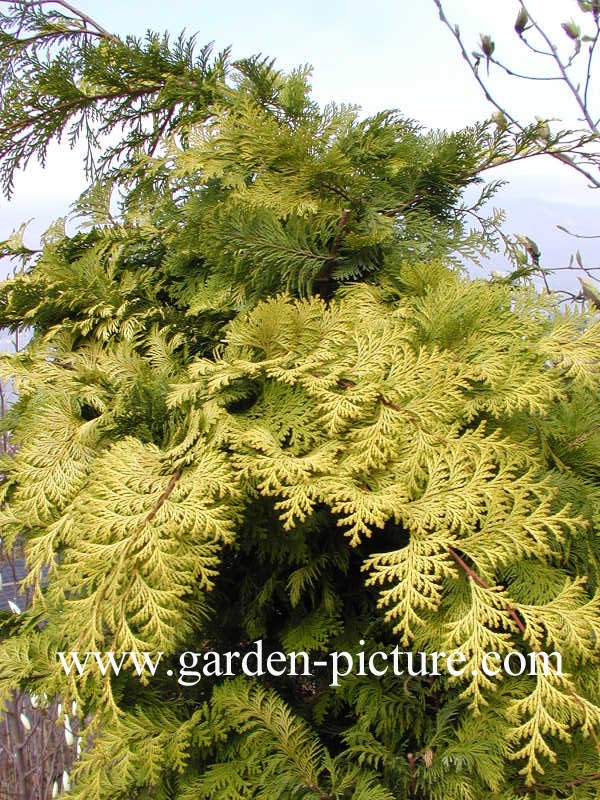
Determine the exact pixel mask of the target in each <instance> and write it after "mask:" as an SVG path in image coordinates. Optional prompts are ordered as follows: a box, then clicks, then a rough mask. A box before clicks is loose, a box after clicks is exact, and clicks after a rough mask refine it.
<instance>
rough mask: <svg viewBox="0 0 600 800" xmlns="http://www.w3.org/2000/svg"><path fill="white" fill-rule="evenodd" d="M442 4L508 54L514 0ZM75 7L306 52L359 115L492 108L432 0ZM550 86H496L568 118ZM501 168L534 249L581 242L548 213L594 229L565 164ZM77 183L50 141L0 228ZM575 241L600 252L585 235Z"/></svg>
mask: <svg viewBox="0 0 600 800" xmlns="http://www.w3.org/2000/svg"><path fill="white" fill-rule="evenodd" d="M530 5H531V7H532V9H537V10H540V13H541V16H542V18H544V19H548V18H549V17H550V16H553V17H554V19H555V21H556V23H557V24H558V23H559V22H560V21H561V20H565V19H568V18H569V17H570V16H571V15H572V14H574V13H576V10H577V4H576V0H530ZM445 6H446V9H447V13H448V16H449V17H450V18H451V19H452V20H453V21H454V22H457V23H460V26H461V30H462V31H463V33H464V35H465V39H466V40H467V41H468V42H469V43H470V44H472V45H473V46H475V45H476V43H477V39H478V34H479V33H480V32H490V33H492V34H493V35H494V38H495V40H496V52H497V54H498V55H500V56H504V55H507V56H510V57H511V58H514V59H516V56H517V54H518V50H517V45H518V41H517V38H516V36H515V34H514V32H513V22H514V18H515V16H516V2H514V0H502V2H498V0H446V3H445ZM81 8H82V9H84V10H85V11H86V12H87V13H88V14H90V15H91V16H92V17H94V18H95V19H97V21H98V22H100V23H101V24H102V25H104V26H105V27H107V28H109V29H111V30H113V31H115V32H116V33H119V34H126V33H133V34H136V35H143V34H144V32H145V31H146V29H148V28H151V29H153V30H159V31H162V30H169V31H171V32H172V33H174V34H177V33H178V32H179V31H180V30H181V29H183V28H185V29H186V30H187V31H188V32H189V33H192V32H195V31H198V33H199V36H198V40H199V42H202V43H203V42H206V41H212V40H214V41H215V47H216V48H217V49H221V48H223V47H225V46H227V45H232V46H233V53H234V56H238V57H239V56H244V55H249V54H252V53H256V52H262V53H263V54H265V55H269V56H273V57H275V58H276V59H277V63H278V64H279V65H280V66H281V67H283V68H291V67H293V66H296V65H298V64H303V63H310V64H312V65H313V68H314V72H313V81H312V83H313V91H314V96H315V98H316V99H317V100H318V101H319V102H320V103H325V102H327V101H330V100H333V101H335V102H346V103H354V104H358V105H360V106H361V107H362V109H363V111H364V113H365V114H367V113H372V112H375V111H378V110H381V109H383V108H399V109H400V110H401V111H402V112H403V113H404V114H405V115H406V116H409V117H412V118H414V119H416V120H418V121H419V122H421V123H423V124H424V125H426V126H428V127H432V128H437V127H442V128H457V127H461V126H463V125H466V124H469V123H472V122H474V121H476V120H479V119H482V118H485V117H486V116H489V115H490V114H491V113H492V112H493V109H492V108H491V106H489V104H488V103H487V102H486V101H485V99H484V98H483V96H482V94H481V92H480V90H479V89H478V87H477V86H476V84H475V82H474V80H473V77H472V76H471V74H470V73H469V71H468V69H467V67H466V65H465V64H464V62H463V61H462V59H461V57H460V54H459V52H458V49H457V46H456V42H455V41H454V40H453V39H452V37H451V36H450V34H449V32H448V31H447V30H446V29H445V28H444V27H443V26H442V24H441V22H440V20H439V18H438V15H437V11H436V8H435V6H434V3H433V0H395V1H393V0H392V1H389V0H388V1H384V0H371V1H370V2H368V3H365V2H364V0H326V2H323V0H321V1H320V2H317V0H305V2H304V3H303V4H300V3H293V4H292V3H290V4H286V3H282V2H274V0H253V2H242V0H230V1H229V2H227V3H221V4H219V3H214V2H211V3H207V2H205V3H202V2H190V1H189V0H170V2H167V3H165V2H164V0H128V2H125V3H123V2H122V0H121V1H120V2H119V1H118V0H81ZM560 35H561V34H560V31H559V33H558V34H557V36H558V37H559V38H560ZM563 38H565V43H567V42H566V37H564V35H563ZM598 74H599V76H600V66H599V67H598ZM558 88H559V89H560V91H557V85H556V84H545V85H544V84H534V85H533V86H529V87H526V86H525V85H524V84H523V83H522V82H519V81H514V80H513V81H512V82H511V81H510V80H508V79H507V80H506V81H505V82H504V83H503V84H502V85H501V90H502V93H503V98H504V99H506V98H508V100H509V101H510V104H511V108H516V109H518V111H519V112H520V113H522V115H523V117H524V118H525V119H533V117H534V115H536V114H539V115H543V116H549V117H553V118H563V119H567V120H569V119H572V113H571V111H570V107H569V104H568V103H567V102H566V101H567V98H566V96H565V95H564V94H563V92H562V87H560V86H559V87H558ZM502 177H506V178H507V179H508V180H509V181H510V187H508V188H507V189H504V190H503V191H502V192H501V193H500V194H499V195H498V196H497V198H496V201H495V205H498V206H500V207H504V208H506V210H507V213H508V227H509V228H510V229H511V230H512V231H514V232H520V233H529V235H532V236H533V237H534V238H535V236H536V235H537V237H538V239H539V240H540V241H539V243H540V246H541V247H542V250H543V251H545V252H548V251H551V253H552V258H553V259H554V260H556V261H557V263H558V262H561V263H562V261H563V260H564V259H565V258H567V257H568V253H569V252H571V250H573V249H574V248H575V247H576V245H577V243H576V242H574V241H573V240H570V239H569V238H568V237H566V236H565V235H564V234H561V233H559V232H557V230H556V227H555V226H556V224H558V223H561V224H563V225H567V226H569V225H571V226H572V227H574V228H575V229H577V230H579V231H580V232H581V233H588V234H591V233H595V232H596V230H595V229H594V225H595V220H596V217H597V208H598V200H599V199H600V193H598V191H596V192H594V191H592V190H590V189H588V188H586V186H585V182H584V181H583V180H582V179H579V178H578V177H577V176H575V175H574V174H571V173H570V172H569V171H568V170H567V169H563V168H562V167H561V166H560V165H557V164H556V163H552V162H551V161H550V160H549V159H538V160H534V161H531V162H528V163H524V162H522V163H520V164H518V165H514V166H512V167H511V168H510V169H507V170H506V171H505V172H503V173H502ZM84 183H85V182H84V177H83V174H82V169H81V158H80V154H79V153H77V152H72V151H69V149H68V147H67V146H66V145H63V146H58V145H56V146H53V147H52V149H51V153H50V157H49V159H48V166H47V168H46V169H45V170H42V169H41V168H40V167H38V165H36V164H32V165H30V167H29V168H28V170H27V172H25V173H23V174H20V175H19V176H18V177H17V180H16V192H15V195H14V197H13V199H12V200H11V202H10V203H8V202H7V201H6V200H5V199H4V198H2V199H0V239H2V238H5V237H6V235H8V233H9V232H10V230H12V229H13V228H15V227H16V226H17V225H18V224H19V223H20V222H21V221H23V220H25V219H29V218H32V217H33V218H34V222H33V223H32V225H31V229H30V230H31V237H32V239H33V238H35V237H36V236H37V235H38V234H39V233H41V232H42V231H43V230H44V229H45V228H46V227H47V225H48V224H49V223H50V221H51V220H52V219H54V218H56V217H58V216H61V215H62V214H64V213H65V212H66V211H67V209H68V206H69V204H70V202H72V200H74V199H75V197H76V196H77V194H78V193H79V192H80V191H81V190H82V189H83V187H84ZM590 226H591V227H590ZM532 228H533V229H535V230H532ZM581 249H582V250H584V251H585V252H586V253H587V254H589V258H590V259H592V258H595V259H596V262H598V263H600V254H599V253H598V249H599V248H598V247H597V246H594V243H593V242H592V243H588V245H587V249H586V248H584V247H582V248H581Z"/></svg>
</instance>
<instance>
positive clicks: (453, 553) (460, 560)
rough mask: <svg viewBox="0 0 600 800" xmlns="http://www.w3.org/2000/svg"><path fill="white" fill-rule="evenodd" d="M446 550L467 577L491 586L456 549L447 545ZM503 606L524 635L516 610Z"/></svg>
mask: <svg viewBox="0 0 600 800" xmlns="http://www.w3.org/2000/svg"><path fill="white" fill-rule="evenodd" d="M448 552H449V553H450V555H451V556H452V558H453V559H454V560H455V561H456V563H457V564H458V565H459V567H461V569H463V570H464V572H465V573H466V574H467V575H468V576H469V578H471V579H472V580H474V581H475V583H478V584H479V586H482V587H483V588H484V589H491V588H492V587H491V586H490V584H489V583H488V582H487V581H485V580H484V579H483V578H482V577H481V575H478V574H477V573H476V572H475V570H474V569H472V568H471V567H470V566H469V565H468V564H467V562H466V561H465V560H464V559H463V558H461V556H459V554H458V553H457V552H456V550H455V549H454V548H453V547H449V548H448ZM505 608H506V611H507V612H508V613H509V614H510V616H511V617H512V618H513V620H514V622H515V624H516V626H517V628H518V629H519V630H520V631H521V633H522V634H523V635H524V634H525V630H526V628H525V624H524V623H523V620H522V619H521V618H520V617H519V615H518V614H517V612H516V611H515V609H514V608H513V607H512V606H510V605H506V606H505Z"/></svg>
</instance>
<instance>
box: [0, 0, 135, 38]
mask: <svg viewBox="0 0 600 800" xmlns="http://www.w3.org/2000/svg"><path fill="white" fill-rule="evenodd" d="M0 2H2V3H11V5H17V6H21V7H22V8H34V7H35V6H38V7H41V6H42V5H56V6H61V8H64V9H65V10H66V11H69V12H70V13H71V14H74V15H75V16H76V17H78V18H79V19H80V20H81V21H82V22H83V23H84V25H91V26H92V27H93V28H95V29H96V31H97V32H98V34H99V35H100V36H103V37H104V38H105V39H110V40H111V41H113V42H118V41H119V38H118V37H117V36H115V35H114V33H111V32H110V31H107V30H106V28H103V27H102V25H100V24H99V23H98V22H96V20H94V19H92V17H90V16H89V15H88V14H85V13H84V12H83V11H80V10H79V9H78V8H75V6H72V5H71V4H70V3H68V2H67V0H33V1H31V0H0ZM81 32H82V33H83V34H85V33H90V31H86V30H85V29H83V30H82V31H81Z"/></svg>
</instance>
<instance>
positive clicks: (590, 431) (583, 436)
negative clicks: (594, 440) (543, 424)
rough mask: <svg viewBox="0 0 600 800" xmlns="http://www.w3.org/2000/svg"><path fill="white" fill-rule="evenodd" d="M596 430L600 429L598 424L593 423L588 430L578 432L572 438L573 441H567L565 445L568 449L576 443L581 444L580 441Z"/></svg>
mask: <svg viewBox="0 0 600 800" xmlns="http://www.w3.org/2000/svg"><path fill="white" fill-rule="evenodd" d="M597 431H600V425H594V427H593V428H590V430H589V431H585V432H584V433H580V434H579V436H576V437H575V438H574V439H573V441H571V442H569V444H568V445H567V447H568V448H569V449H571V448H573V447H577V445H579V444H581V443H582V442H585V440H586V439H588V438H589V437H590V436H593V434H594V433H596V432H597Z"/></svg>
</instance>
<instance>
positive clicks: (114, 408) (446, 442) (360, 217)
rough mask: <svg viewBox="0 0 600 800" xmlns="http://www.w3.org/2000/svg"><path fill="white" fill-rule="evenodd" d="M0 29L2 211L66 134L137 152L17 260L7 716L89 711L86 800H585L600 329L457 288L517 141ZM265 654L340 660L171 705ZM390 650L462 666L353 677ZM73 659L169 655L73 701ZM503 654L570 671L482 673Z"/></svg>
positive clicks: (3, 662)
mask: <svg viewBox="0 0 600 800" xmlns="http://www.w3.org/2000/svg"><path fill="white" fill-rule="evenodd" d="M57 7H58V8H59V11H56V10H54V11H53V10H52V9H56V8H57ZM3 31H4V32H3V35H2V41H1V52H2V54H3V57H4V59H5V60H4V64H3V70H2V74H3V76H4V80H5V81H6V82H7V85H6V87H5V91H4V94H3V100H2V105H1V106H0V118H1V120H2V135H0V154H1V155H2V157H3V164H4V172H3V175H4V181H5V188H6V190H9V189H10V187H11V185H12V177H13V175H14V171H15V169H16V168H17V167H18V166H19V165H22V164H23V163H24V162H26V161H27V159H28V158H30V157H41V158H43V157H44V154H45V149H46V147H47V144H48V142H49V141H50V140H51V139H52V138H54V137H56V136H59V135H60V134H61V133H62V134H65V135H70V136H76V135H77V132H78V131H85V129H86V126H87V130H88V133H89V135H90V137H91V140H90V141H91V144H92V145H93V144H94V139H95V138H96V137H97V136H99V135H100V134H102V133H107V132H110V131H111V130H116V129H117V128H118V127H119V126H121V124H122V125H123V138H122V139H121V141H120V143H117V144H116V145H115V144H114V140H113V141H112V142H111V145H110V148H109V149H107V150H105V152H104V157H103V158H102V159H101V163H100V164H99V165H98V167H99V168H98V169H97V170H96V171H95V172H93V175H92V179H91V183H90V188H89V190H88V191H87V192H86V193H85V194H84V195H83V196H82V197H81V198H80V199H79V201H78V202H77V204H76V206H75V210H76V214H77V215H78V217H79V220H80V227H79V230H78V232H77V233H75V234H74V235H67V233H65V230H64V225H62V224H60V223H56V224H55V225H53V226H52V228H51V229H50V230H49V231H48V232H47V234H46V236H45V238H44V241H43V246H42V248H41V250H40V251H39V252H33V251H31V250H30V249H28V248H27V246H26V245H25V244H24V242H23V239H22V237H21V236H20V235H18V234H16V235H15V236H14V237H12V239H11V240H9V241H8V242H6V243H5V244H4V252H6V253H8V252H12V253H13V254H15V255H17V256H18V257H20V258H22V259H23V261H24V268H23V270H22V271H21V272H20V273H18V274H17V275H16V276H14V277H13V278H11V279H9V280H7V281H5V282H4V283H3V284H2V285H1V287H0V324H2V325H4V326H7V327H12V328H16V327H22V326H30V327H31V328H32V330H33V336H32V339H31V341H30V343H29V344H28V345H27V347H26V348H24V349H23V350H22V351H21V352H19V353H17V354H13V355H10V356H9V355H6V356H5V357H4V360H3V371H4V373H5V375H6V376H8V377H10V379H11V380H12V381H13V382H14V385H15V387H16V390H17V392H18V398H19V399H18V402H16V403H15V405H14V407H13V408H12V409H11V411H10V413H9V415H8V416H7V419H6V421H5V423H4V425H5V429H6V430H7V431H10V436H11V441H12V443H13V444H14V445H15V446H16V452H15V454H14V455H12V456H10V457H6V458H4V460H3V461H2V464H1V465H0V472H1V473H2V474H3V475H5V478H4V480H3V482H2V484H1V485H0V490H1V493H2V508H1V510H0V524H1V527H2V537H3V540H4V541H5V543H9V542H10V541H11V540H14V539H16V538H17V537H23V538H24V539H25V542H26V551H27V566H28V575H27V578H26V581H27V584H28V586H30V587H31V589H32V591H33V602H32V604H31V606H30V607H29V608H27V609H26V610H24V611H23V613H21V614H19V615H13V616H12V617H11V618H10V619H9V620H8V621H5V622H4V624H3V628H2V631H3V633H2V636H3V639H2V642H1V646H0V697H2V698H7V697H9V696H10V694H11V693H12V692H13V691H15V690H16V689H21V690H26V691H28V692H31V693H34V694H35V696H36V698H41V700H40V702H42V703H43V702H44V700H43V698H47V702H52V699H53V698H56V697H59V698H61V701H62V706H61V707H62V709H63V714H65V713H68V710H69V709H70V708H71V707H72V706H71V704H72V703H73V702H74V703H76V706H75V707H76V708H77V709H78V712H77V713H78V715H80V717H81V720H82V721H83V720H85V732H84V736H83V740H82V742H81V756H80V759H79V761H78V763H77V765H76V768H75V769H74V771H73V774H72V775H71V776H70V778H69V780H68V781H67V783H68V784H70V790H69V791H68V792H67V793H68V796H70V797H73V798H78V800H125V798H127V800H132V799H133V798H153V800H161V799H162V800H167V799H168V800H200V799H201V798H207V799H208V798H210V799H211V800H219V799H220V800H225V799H226V798H227V799H228V800H230V799H232V798H240V799H241V800H249V799H250V798H264V800H279V799H281V800H286V799H288V800H291V799H292V798H305V799H306V800H308V799H309V798H315V799H316V798H320V799H321V800H325V798H332V799H333V798H336V799H337V800H350V799H352V800H393V799H394V798H398V799H402V800H404V799H405V798H411V800H442V798H445V799H446V798H447V799H448V800H466V799H467V798H469V799H472V800H487V799H488V798H489V800H492V798H494V799H496V798H498V799H499V800H517V798H526V799H527V800H534V799H535V800H538V798H549V799H552V798H555V799H556V800H558V798H567V797H568V798H573V800H584V799H585V798H593V797H596V796H597V791H598V785H599V780H600V755H599V750H600V741H599V737H600V685H599V675H600V672H599V670H598V666H599V657H598V636H599V634H600V594H599V591H598V578H599V567H600V563H599V557H598V530H599V525H600V520H599V518H598V511H597V509H598V507H599V500H600V497H599V491H598V458H599V453H600V410H599V406H598V392H599V385H600V384H599V363H598V346H599V344H600V323H599V320H598V316H597V311H596V310H595V309H594V308H589V309H584V310H581V309H577V310H572V309H569V308H564V307H560V306H559V305H558V304H557V302H556V301H555V299H554V298H553V297H552V296H545V295H540V294H538V293H537V292H536V291H535V290H534V289H533V288H532V287H531V286H530V285H528V283H527V281H526V280H518V279H517V277H516V276H514V275H513V278H512V280H511V281H509V282H507V281H502V280H485V279H471V278H469V277H468V275H467V274H466V273H465V272H464V271H463V269H462V268H461V265H460V259H461V258H476V257H477V256H478V254H481V253H482V252H484V251H485V250H486V248H489V247H492V246H493V245H494V241H493V239H492V238H491V237H492V233H493V227H494V225H495V224H496V222H497V220H494V219H492V220H491V222H490V223H489V224H488V223H486V222H485V220H482V224H483V227H482V228H481V227H480V228H478V229H476V230H471V229H470V228H469V224H470V223H469V219H470V218H471V217H472V216H473V214H474V213H475V214H477V215H478V216H479V218H480V219H482V218H481V215H480V213H479V209H478V208H475V209H474V207H473V206H471V207H467V206H466V205H465V204H464V201H463V199H462V193H463V190H464V189H465V187H467V186H469V185H472V184H474V183H477V182H478V181H480V180H481V177H480V176H481V173H482V172H484V171H485V170H486V169H487V168H488V167H489V166H491V165H493V164H497V163H499V162H502V161H504V160H507V159H509V158H511V157H512V156H513V155H514V153H515V152H519V153H520V154H521V155H524V154H526V152H527V148H528V147H529V146H530V145H531V142H529V141H528V140H527V138H526V137H521V138H518V137H517V138H515V137H514V136H512V134H510V133H508V132H503V131H500V130H499V129H498V127H497V126H496V127H494V128H493V129H491V130H490V129H488V128H486V127H485V126H475V127H473V128H470V129H467V130H462V131H459V132H455V133H444V132H434V133H431V132H425V131H423V130H422V129H421V128H420V127H419V126H418V125H417V124H415V123H414V122H412V121H410V120H406V119H404V118H403V117H402V116H401V115H400V114H398V113H397V112H390V111H386V112H382V113H380V114H376V115H375V116H373V117H370V118H367V119H363V118H361V116H360V115H359V113H358V110H357V109H354V108H348V107H343V106H334V105H331V106H328V107H326V108H323V109H321V108H318V107H317V105H316V104H315V103H314V102H312V101H311V99H310V93H309V85H308V79H309V74H308V72H307V71H306V70H304V69H300V70H297V71H294V72H292V73H290V74H287V75H286V74H284V73H282V72H281V71H279V70H278V69H276V67H275V65H274V63H273V62H271V61H269V60H265V59H263V58H261V57H253V58H248V59H244V60H241V61H237V62H232V61H231V60H230V56H229V54H228V53H227V52H224V53H222V54H220V55H218V56H216V57H214V58H213V57H212V55H211V52H210V48H207V47H205V48H203V49H201V50H200V52H199V54H198V55H195V54H194V52H195V51H194V43H193V42H192V41H186V40H185V39H184V38H183V37H181V38H180V39H178V40H177V41H176V43H175V44H172V43H171V42H170V41H169V39H168V38H167V37H159V36H156V35H154V34H149V35H148V37H147V38H146V39H145V40H143V41H139V40H136V39H133V38H129V39H126V40H121V39H119V38H117V37H114V36H112V35H111V34H109V33H108V32H107V31H105V30H104V29H103V28H101V27H99V26H98V25H97V24H95V23H94V22H93V21H92V20H90V19H89V18H88V17H87V16H85V15H83V14H78V13H77V12H75V11H74V10H73V9H71V8H70V7H68V6H67V4H66V3H59V4H53V5H52V6H48V4H41V5H39V4H33V5H32V4H29V3H15V4H13V5H11V6H10V8H9V12H8V13H7V14H6V15H5V17H4V19H3ZM511 136H512V138H511ZM90 152H93V149H92V150H91V151H90ZM89 163H90V166H91V161H90V162H89ZM492 188H493V187H492ZM490 191H491V190H490V189H489V188H484V190H483V194H482V198H483V199H485V198H486V197H488V196H489V193H490ZM257 642H258V643H260V647H262V650H263V658H264V661H266V660H267V658H268V656H269V654H272V653H277V652H284V653H292V652H296V653H300V652H301V651H305V652H306V653H307V654H308V655H309V656H310V657H311V659H312V660H313V661H325V662H326V666H324V667H315V668H314V669H313V670H312V674H311V675H304V674H299V670H298V671H296V673H294V670H291V669H285V670H283V669H282V670H279V672H280V674H264V675H257V676H251V675H244V674H239V672H240V670H239V669H238V670H237V673H238V674H235V675H226V674H218V672H219V670H218V669H217V668H216V667H217V662H216V657H213V660H212V668H207V669H206V671H205V672H204V674H202V675H201V678H200V680H198V681H197V682H195V681H194V680H193V679H192V677H191V676H190V675H188V680H187V684H186V683H182V682H179V681H178V680H177V675H178V671H179V670H180V666H181V662H180V660H179V659H180V654H181V653H183V652H195V653H198V654H200V656H199V660H198V664H201V663H204V662H203V661H202V659H203V658H204V656H206V654H208V653H213V654H224V653H226V652H233V651H237V652H238V653H239V654H240V659H241V658H242V657H243V656H244V655H246V654H249V653H251V652H255V651H257V649H258V645H257ZM396 646H398V647H399V649H400V650H401V651H407V652H414V653H417V652H426V653H433V652H440V651H444V652H446V653H454V652H457V653H462V654H463V656H464V664H463V666H464V667H465V669H464V671H463V674H462V675H452V674H451V673H449V672H448V671H444V670H443V669H442V670H440V671H439V674H414V675H411V674H408V673H407V672H406V668H405V671H404V674H402V675H395V674H394V673H393V671H392V670H391V669H390V670H388V672H387V674H385V675H378V674H376V673H375V672H374V671H371V672H370V671H369V670H368V669H361V668H360V666H359V665H360V661H359V653H364V654H365V659H366V662H368V661H369V659H370V658H371V656H373V654H375V653H381V652H383V653H391V652H392V650H393V649H394V648H395V647H396ZM75 651H76V652H79V653H80V654H84V653H86V652H96V651H97V652H99V653H106V652H110V653H113V654H114V658H115V659H116V661H119V659H120V657H121V654H123V653H130V652H132V653H134V654H139V658H142V659H143V654H144V653H147V654H149V656H148V657H149V658H151V659H152V660H153V661H155V660H156V658H157V654H158V653H163V657H162V660H161V661H160V663H159V665H158V668H157V669H156V672H155V674H154V675H150V674H149V672H146V675H145V677H143V678H142V679H140V676H138V675H137V674H136V669H135V663H134V662H135V659H133V658H130V657H128V658H125V660H124V662H123V668H122V670H121V671H120V672H119V674H118V675H117V674H114V672H113V671H112V670H106V674H104V675H103V674H102V671H101V670H99V669H92V668H88V669H86V670H84V671H83V672H82V674H81V675H79V674H77V670H76V669H75V668H73V669H71V671H70V672H69V674H67V671H66V670H65V668H64V665H63V664H62V663H61V659H60V658H59V657H58V655H57V654H58V653H63V654H66V655H65V658H66V659H67V661H68V658H69V655H68V654H69V653H71V652H75ZM343 651H346V652H347V653H348V654H350V655H353V657H354V659H355V665H354V669H353V670H352V671H351V672H349V674H348V675H347V676H344V677H340V678H339V680H336V679H335V678H336V676H335V674H334V673H333V662H332V659H331V658H330V657H329V654H331V653H334V652H337V653H342V652H343ZM488 651H495V652H496V653H498V654H499V656H500V657H504V656H505V655H507V654H508V653H511V652H512V653H516V654H522V657H523V658H525V657H526V654H529V653H531V654H533V655H532V657H531V658H532V662H533V663H535V664H540V663H541V662H543V653H544V652H549V653H550V652H559V653H560V655H561V656H562V667H563V669H562V672H561V671H559V670H558V669H557V668H555V666H554V665H555V660H553V659H550V669H549V670H548V671H547V674H544V671H543V670H542V669H538V671H537V674H533V675H529V674H523V675H521V676H518V677H517V676H511V675H509V674H506V673H504V674H503V673H502V672H501V671H500V672H499V673H498V674H497V675H495V676H490V675H486V674H485V673H484V672H482V670H481V669H480V668H479V667H480V665H481V661H482V657H483V655H484V654H485V653H486V652H488ZM82 657H83V656H82ZM512 659H513V660H512V661H511V662H510V663H512V664H517V663H518V661H519V659H518V658H517V657H516V656H512ZM189 663H190V664H191V661H190V662H189ZM208 663H209V661H208V660H206V664H207V665H208ZM249 663H250V662H249ZM373 664H376V665H377V667H380V665H381V657H380V656H377V657H375V660H374V661H373ZM234 667H235V665H234ZM198 668H199V667H198ZM190 669H191V668H190ZM169 671H171V672H172V673H173V674H171V675H170V674H169ZM224 671H225V670H224V669H222V670H221V672H224ZM235 671H236V670H235V669H234V670H232V672H235ZM256 671H257V670H256V669H255V670H254V672H256ZM343 671H346V670H345V669H344V670H343ZM414 672H418V670H414ZM192 684H193V685H192ZM336 684H338V685H336ZM61 721H64V720H61ZM62 788H63V789H66V787H65V785H64V784H63V785H62ZM26 791H27V790H26V787H23V793H24V795H23V796H27V795H26Z"/></svg>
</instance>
